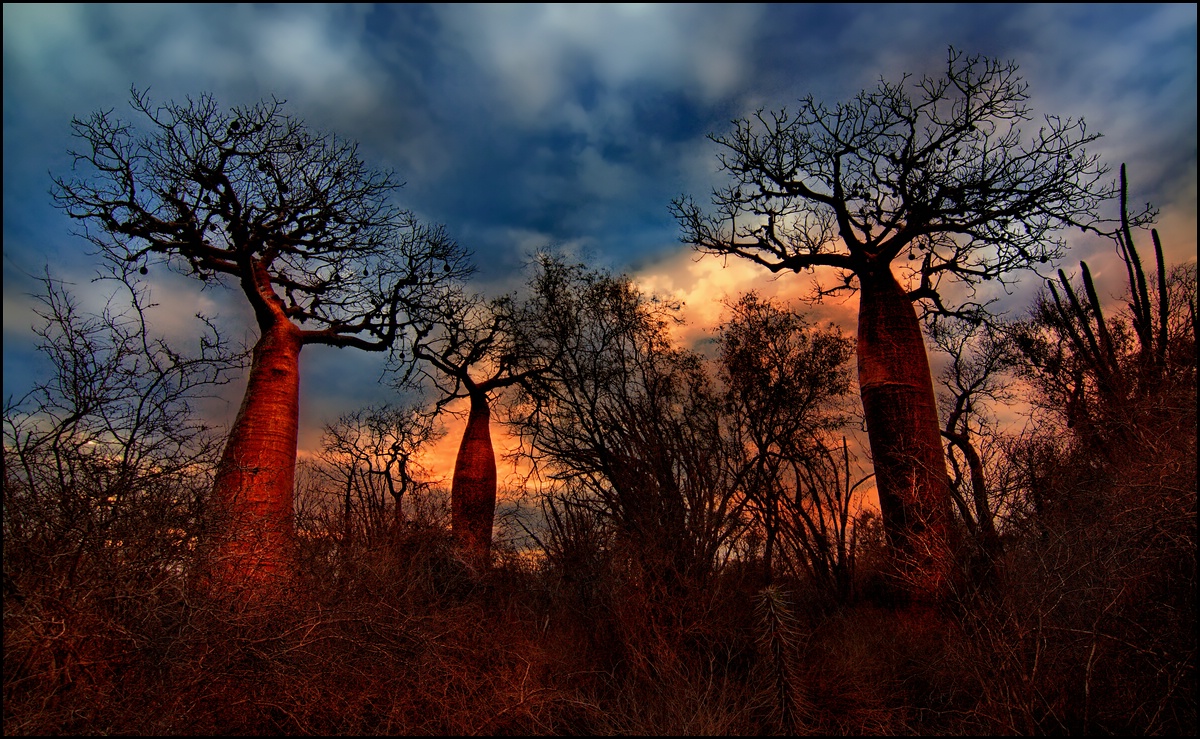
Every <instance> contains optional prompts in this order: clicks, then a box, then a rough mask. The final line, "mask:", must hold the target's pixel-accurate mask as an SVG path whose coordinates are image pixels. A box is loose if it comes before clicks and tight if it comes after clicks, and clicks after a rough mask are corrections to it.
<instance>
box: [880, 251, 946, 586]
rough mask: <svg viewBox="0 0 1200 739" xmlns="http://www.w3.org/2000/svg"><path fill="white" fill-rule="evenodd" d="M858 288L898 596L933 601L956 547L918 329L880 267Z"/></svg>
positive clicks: (934, 406)
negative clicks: (899, 589)
mask: <svg viewBox="0 0 1200 739" xmlns="http://www.w3.org/2000/svg"><path fill="white" fill-rule="evenodd" d="M859 281H860V285H861V291H860V294H859V300H860V304H859V313H858V350H857V351H858V379H859V386H860V388H861V393H862V403H863V412H864V414H865V420H866V425H867V436H868V438H869V440H870V444H871V455H872V457H873V458H874V465H875V483H876V487H877V489H878V491H879V506H880V509H881V511H882V514H883V523H884V528H885V530H886V531H887V534H888V540H889V542H890V544H891V546H892V549H893V551H894V552H895V554H896V562H897V565H898V568H899V575H900V576H901V578H902V579H903V582H904V585H903V587H904V588H905V590H907V591H908V593H909V594H910V595H911V596H913V597H914V598H915V599H917V600H928V601H936V600H940V599H942V598H943V597H944V596H945V595H946V594H947V592H948V591H949V589H950V588H951V587H952V584H953V582H954V580H955V573H956V571H957V567H956V561H955V560H956V556H957V550H958V546H957V536H956V532H955V530H954V528H953V523H952V520H951V511H950V491H949V477H948V475H947V471H946V460H945V456H944V452H943V450H942V442H941V433H940V427H939V424H938V417H937V402H936V400H935V398H934V394H933V378H932V376H931V374H930V371H929V359H928V356H927V354H926V350H925V344H924V341H923V340H922V337H921V325H920V323H919V322H918V320H917V315H916V311H915V310H914V309H913V305H912V302H911V301H910V300H909V298H908V296H907V295H906V294H905V292H904V290H903V289H901V287H900V285H899V283H897V282H896V279H895V277H893V276H892V273H891V270H890V269H889V268H888V267H887V265H882V266H880V267H878V268H876V271H875V272H873V273H871V272H868V271H867V270H862V271H861V272H860V273H859Z"/></svg>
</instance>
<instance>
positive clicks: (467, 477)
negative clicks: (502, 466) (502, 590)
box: [450, 389, 496, 568]
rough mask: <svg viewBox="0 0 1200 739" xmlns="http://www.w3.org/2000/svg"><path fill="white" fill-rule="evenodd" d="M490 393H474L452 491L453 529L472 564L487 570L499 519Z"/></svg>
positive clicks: (472, 392)
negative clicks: (493, 525) (495, 520)
mask: <svg viewBox="0 0 1200 739" xmlns="http://www.w3.org/2000/svg"><path fill="white" fill-rule="evenodd" d="M490 426H491V411H490V409H489V408H488V399H487V393H486V392H484V391H480V390H477V389H473V390H472V391H471V415H470V417H469V418H468V419H467V430H466V431H465V432H464V433H463V438H462V444H461V445H460V446H459V448H458V459H457V460H456V461H455V463H454V481H453V482H452V483H451V487H450V514H451V526H452V527H453V529H454V538H455V541H456V542H457V544H458V546H459V547H460V548H461V549H462V551H463V552H464V553H465V554H466V556H467V557H468V560H469V561H470V562H471V563H472V564H474V565H476V566H479V567H484V568H486V567H487V566H488V564H489V563H490V561H491V547H492V522H493V519H494V518H495V516H496V453H495V451H493V449H492V434H491V428H490Z"/></svg>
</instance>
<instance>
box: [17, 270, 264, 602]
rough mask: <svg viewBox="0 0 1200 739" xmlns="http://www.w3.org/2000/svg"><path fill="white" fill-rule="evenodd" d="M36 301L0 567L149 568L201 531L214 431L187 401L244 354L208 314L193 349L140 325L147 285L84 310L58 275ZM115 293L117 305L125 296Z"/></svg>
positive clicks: (60, 579)
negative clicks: (32, 362) (29, 384)
mask: <svg viewBox="0 0 1200 739" xmlns="http://www.w3.org/2000/svg"><path fill="white" fill-rule="evenodd" d="M42 282H43V285H44V288H45V292H44V293H43V294H41V295H39V296H37V297H38V300H39V301H40V305H39V306H38V307H37V308H35V309H34V312H35V313H36V314H37V316H38V317H39V318H40V319H41V324H40V325H38V326H36V327H35V328H34V331H35V333H36V334H37V336H38V337H39V344H38V349H39V350H40V351H41V352H42V353H43V354H44V355H45V356H46V358H47V359H48V360H49V361H50V371H49V373H48V374H47V376H46V377H45V378H44V379H40V380H39V381H38V382H37V383H36V384H35V386H34V387H33V389H32V390H31V391H30V392H29V393H28V394H26V395H25V396H24V397H22V398H20V399H18V400H16V401H14V400H13V399H11V398H10V399H8V400H7V401H6V403H5V408H4V429H3V437H4V568H5V569H4V572H5V578H6V581H7V579H8V578H10V577H11V578H13V581H14V582H16V583H17V584H18V585H19V586H20V587H21V588H29V587H31V586H34V585H37V584H40V585H42V586H44V587H47V588H48V589H49V591H50V592H53V590H54V588H56V587H66V588H71V587H74V586H75V584H76V582H77V579H80V578H81V579H87V578H88V577H91V576H93V575H94V574H95V573H96V572H97V570H98V571H99V572H100V573H102V579H103V578H104V577H110V578H117V579H123V578H130V579H138V578H140V579H142V581H144V582H149V581H153V580H154V579H155V578H157V577H158V576H162V575H163V574H164V573H167V572H169V571H170V570H171V568H176V567H179V566H181V565H182V564H183V563H184V562H185V561H186V559H187V553H188V545H189V543H192V542H194V541H195V539H196V537H198V536H199V535H200V533H201V530H202V527H203V524H204V520H205V505H204V501H205V499H206V488H207V485H208V484H209V483H210V481H211V473H212V469H213V466H214V464H215V462H216V459H217V455H218V453H219V452H220V441H221V439H220V438H219V436H216V435H214V433H213V430H212V429H211V428H210V427H208V426H206V425H204V424H203V423H202V422H201V421H200V419H199V418H198V417H197V412H196V408H195V404H196V403H197V402H198V401H200V400H201V399H203V398H206V397H209V396H211V395H213V394H215V393H216V391H217V389H218V388H219V386H221V385H224V384H226V383H228V382H229V381H230V379H231V377H232V376H233V375H234V374H235V373H236V371H237V370H238V369H240V368H241V366H242V359H243V356H242V355H240V354H239V353H238V352H235V351H232V350H231V349H230V347H229V346H228V344H227V343H226V342H225V341H224V340H223V338H222V337H221V336H220V335H219V334H218V333H217V332H216V330H215V329H213V327H212V326H211V324H210V325H207V327H206V328H205V329H204V332H203V333H202V335H201V336H200V339H199V341H198V342H197V345H196V349H195V350H194V351H191V352H184V351H180V350H179V349H178V347H173V346H171V345H170V344H169V343H168V342H167V341H165V340H164V339H163V338H161V337H155V336H153V335H152V334H149V333H148V332H147V328H146V312H147V310H148V309H149V308H151V307H152V304H150V303H149V297H148V294H147V291H146V289H145V286H144V285H141V284H138V283H137V282H136V280H135V279H130V280H128V281H127V282H126V283H125V285H126V286H127V287H128V288H129V291H128V296H127V299H128V302H127V303H126V296H123V295H122V294H120V293H119V292H118V293H116V294H114V295H113V296H111V297H110V299H109V301H108V303H107V304H106V305H105V307H104V309H103V310H102V312H100V313H99V314H92V313H88V312H86V311H85V310H83V309H82V308H81V307H80V305H79V303H78V302H77V301H76V299H75V298H74V297H73V296H72V295H71V294H70V293H69V292H68V291H67V289H66V288H65V287H64V286H63V285H62V284H61V283H60V282H58V281H56V280H54V279H52V278H51V277H49V276H47V277H46V278H44V279H43V280H42ZM123 304H125V305H123Z"/></svg>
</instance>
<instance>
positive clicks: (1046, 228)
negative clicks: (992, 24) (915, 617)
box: [672, 49, 1111, 598]
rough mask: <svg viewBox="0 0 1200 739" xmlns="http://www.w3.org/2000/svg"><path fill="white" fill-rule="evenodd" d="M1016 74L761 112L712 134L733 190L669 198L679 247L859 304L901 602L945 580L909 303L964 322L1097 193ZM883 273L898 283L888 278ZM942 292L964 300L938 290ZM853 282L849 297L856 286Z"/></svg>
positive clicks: (861, 371) (872, 431)
mask: <svg viewBox="0 0 1200 739" xmlns="http://www.w3.org/2000/svg"><path fill="white" fill-rule="evenodd" d="M1026 88H1027V85H1026V83H1025V82H1024V81H1023V80H1022V79H1021V78H1020V77H1019V76H1018V74H1017V67H1016V65H1015V64H1014V63H1011V62H1009V63H1003V62H998V61H993V60H989V59H984V58H980V57H969V56H965V55H963V54H962V53H961V52H958V51H955V50H954V49H951V50H950V52H949V55H948V60H947V64H946V72H945V74H944V75H942V76H940V77H936V78H929V77H923V78H922V79H920V80H919V81H914V80H912V79H911V78H910V77H909V76H907V75H905V76H904V77H902V78H901V79H900V80H899V81H898V82H888V81H886V80H881V82H880V83H879V86H878V87H877V88H876V89H874V90H867V91H863V92H861V93H859V95H858V96H857V97H855V98H854V99H853V100H851V101H849V102H847V103H841V104H838V105H837V106H836V107H834V108H832V109H830V108H827V107H826V106H825V105H823V104H821V103H818V102H816V101H815V100H814V99H813V98H812V97H811V96H810V97H806V98H804V99H802V100H801V101H800V102H799V106H798V108H797V110H796V112H795V113H788V112H787V111H780V112H778V113H772V114H766V113H763V112H762V111H760V112H759V113H757V114H756V115H755V116H753V117H752V118H749V119H745V120H741V121H738V122H736V123H735V127H734V130H733V132H732V133H730V134H728V135H725V136H714V137H712V138H713V140H714V141H715V142H716V143H718V144H720V145H721V146H723V147H724V148H725V150H726V151H725V152H724V153H723V154H722V155H721V157H720V161H721V165H722V167H723V169H725V170H726V171H727V172H729V174H730V176H731V178H732V179H733V180H734V182H733V183H732V184H730V185H729V186H727V187H722V188H719V189H716V190H715V191H714V192H713V196H712V202H713V206H714V212H713V214H711V215H710V214H707V213H705V211H704V210H703V209H702V208H701V207H700V206H699V205H697V204H696V203H695V202H694V201H693V200H692V199H691V198H689V197H682V198H679V199H677V200H676V201H674V203H673V205H672V210H673V212H674V214H675V216H676V217H677V219H678V220H679V222H680V225H681V227H682V240H683V241H685V242H687V243H691V244H693V245H694V246H695V248H696V249H698V250H700V251H701V252H704V253H709V254H718V255H735V256H738V257H742V258H745V259H748V260H750V261H752V262H754V263H756V264H759V265H762V266H763V267H766V268H767V269H769V270H770V271H772V272H779V271H781V270H791V271H794V272H800V271H802V270H813V269H815V268H818V267H830V268H833V269H835V270H837V271H838V272H839V273H840V275H841V277H842V283H841V284H839V285H837V286H836V287H834V288H832V289H820V290H819V291H818V295H821V294H829V293H833V292H838V291H841V290H849V289H855V288H856V289H857V290H858V292H859V323H858V345H857V354H858V375H859V386H860V389H861V394H862V401H863V409H864V412H865V417H866V425H867V432H868V435H869V437H870V445H871V451H872V455H873V458H874V464H875V473H876V483H877V486H878V489H879V495H880V505H881V507H882V510H883V516H884V520H885V525H886V528H887V532H888V537H889V540H890V542H891V544H892V546H893V548H894V551H895V552H896V553H897V561H898V564H899V565H900V566H901V568H902V572H905V573H906V577H907V579H908V582H909V584H908V589H909V591H910V592H911V593H912V594H913V595H915V596H917V597H934V598H936V597H940V596H941V595H942V594H944V593H946V592H947V588H948V587H950V586H951V583H952V581H953V579H954V573H955V570H956V564H955V559H956V554H955V550H956V549H957V543H956V539H957V535H956V534H955V532H954V530H953V526H952V524H951V515H950V514H951V511H950V497H949V493H948V490H947V474H946V463H945V458H944V454H943V450H942V444H941V438H940V434H939V423H938V418H937V405H936V402H935V399H934V393H933V385H932V379H931V376H930V370H929V364H928V359H927V356H926V351H925V346H924V344H923V341H922V335H921V327H920V323H919V321H918V316H917V313H916V311H915V310H914V306H913V304H914V301H923V303H922V304H923V305H924V306H925V307H926V309H927V310H933V311H939V312H945V313H960V314H965V313H972V312H977V311H979V310H981V309H982V306H980V305H978V304H977V303H973V302H970V301H972V300H973V298H972V297H971V296H973V295H974V292H973V291H974V288H975V287H976V286H977V285H978V284H979V283H980V282H982V281H989V280H995V281H998V282H1000V283H1003V282H1005V280H1006V279H1008V276H1009V275H1010V273H1012V272H1013V271H1015V270H1020V269H1024V268H1029V267H1036V266H1037V265H1039V264H1043V263H1047V262H1049V261H1051V260H1053V259H1056V258H1057V257H1059V256H1060V255H1061V254H1062V248H1063V247H1062V242H1061V241H1060V240H1056V239H1054V238H1053V237H1052V234H1053V232H1054V230H1055V229H1057V228H1060V227H1063V226H1066V225H1069V224H1084V225H1086V224H1089V223H1091V222H1092V221H1093V219H1094V212H1095V210H1096V207H1097V205H1098V204H1099V203H1100V202H1101V201H1102V200H1104V199H1105V198H1107V197H1108V196H1109V195H1110V193H1111V188H1109V187H1107V186H1105V185H1104V184H1103V183H1102V182H1101V178H1102V177H1103V175H1104V173H1105V169H1104V167H1102V166H1101V165H1100V164H1099V163H1098V159H1097V157H1096V156H1094V155H1089V154H1088V153H1087V152H1086V151H1085V147H1086V146H1087V145H1088V144H1090V143H1091V142H1093V141H1095V140H1096V138H1097V135H1096V134H1092V133H1089V132H1088V131H1087V130H1086V128H1085V126H1084V124H1083V122H1082V121H1081V120H1074V119H1070V118H1068V119H1062V118H1057V117H1047V118H1046V119H1045V122H1044V123H1043V124H1042V125H1041V126H1040V127H1039V128H1038V130H1037V132H1036V133H1035V134H1033V135H1032V136H1031V137H1025V136H1024V135H1023V133H1022V128H1021V127H1022V124H1024V123H1025V122H1026V121H1028V120H1029V119H1030V114H1029V109H1028V107H1027V105H1026V100H1027V98H1028V95H1027V92H1026ZM893 263H897V264H898V265H899V266H900V269H901V270H902V273H901V275H900V277H901V278H904V277H905V276H907V277H909V278H910V279H909V280H908V281H909V282H911V283H914V284H911V285H910V286H909V287H906V286H904V285H903V284H902V283H901V281H899V280H898V279H897V275H896V274H895V273H894V272H893V268H892V265H893ZM952 282H957V283H959V284H960V285H961V286H963V287H965V288H967V291H966V294H967V299H966V301H964V302H961V303H960V304H959V305H953V298H954V297H955V295H956V294H951V293H949V292H947V291H946V290H945V289H944V288H945V287H948V286H949V284H950V283H952ZM855 283H857V285H855Z"/></svg>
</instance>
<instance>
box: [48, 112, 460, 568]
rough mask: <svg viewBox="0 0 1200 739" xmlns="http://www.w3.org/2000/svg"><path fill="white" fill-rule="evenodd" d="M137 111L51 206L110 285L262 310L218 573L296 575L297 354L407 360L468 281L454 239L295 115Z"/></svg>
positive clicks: (104, 115)
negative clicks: (93, 250) (403, 347)
mask: <svg viewBox="0 0 1200 739" xmlns="http://www.w3.org/2000/svg"><path fill="white" fill-rule="evenodd" d="M131 106H132V108H133V110H134V112H135V114H136V117H137V118H138V119H139V120H140V122H141V124H142V126H143V127H142V128H141V129H138V128H135V127H134V125H133V124H131V123H127V122H125V121H123V120H121V119H120V118H118V117H117V116H116V115H114V113H113V111H112V110H111V109H110V110H107V111H99V112H96V113H93V114H92V115H91V116H89V117H87V118H84V119H75V120H74V121H73V123H72V125H73V128H74V134H75V136H76V137H77V138H78V139H79V140H81V141H82V142H83V146H82V148H81V149H79V150H77V151H74V152H72V154H73V156H74V159H75V166H74V169H73V172H72V174H71V175H70V176H69V177H62V176H60V177H56V178H55V179H54V189H53V197H54V202H55V203H56V205H57V206H58V207H60V208H61V209H62V210H64V211H65V212H66V213H67V215H69V216H70V217H71V218H73V219H76V220H78V221H80V222H81V223H82V224H83V225H82V234H83V235H84V236H85V237H86V238H88V239H89V240H90V241H91V242H92V243H93V244H95V245H96V247H97V248H98V253H99V254H100V255H101V256H102V257H103V258H104V259H106V260H107V261H108V263H109V264H110V266H111V267H112V268H113V269H127V268H129V267H130V266H134V265H140V266H139V267H138V269H139V271H140V272H141V273H142V274H146V273H147V272H148V271H149V270H150V269H152V268H155V267H157V266H163V267H165V268H166V269H169V270H171V271H174V272H177V273H181V274H184V275H189V276H191V277H194V278H195V279H196V280H197V281H198V282H199V286H200V287H209V286H214V285H215V286H221V287H227V288H230V289H233V290H238V291H240V292H241V294H242V297H243V298H244V299H245V300H246V301H248V302H249V304H250V306H251V308H252V309H253V312H254V317H255V320H256V322H257V325H258V329H259V337H258V340H257V343H256V344H255V346H254V348H253V353H252V359H251V368H250V377H249V384H248V385H247V388H246V394H245V398H244V400H243V402H242V405H241V409H240V410H239V412H238V415H237V418H236V420H235V421H234V424H233V427H232V429H231V431H230V433H229V438H228V440H227V442H226V445H225V450H224V453H223V455H222V458H221V461H220V463H219V465H218V468H217V472H216V477H215V481H214V485H213V493H214V501H215V503H216V505H217V507H218V513H219V515H220V517H221V518H222V520H223V523H222V529H223V533H222V534H220V535H219V537H218V540H217V541H216V542H214V544H215V555H216V556H217V558H218V562H219V563H220V564H219V565H218V566H217V567H215V568H214V572H215V573H216V576H217V577H218V578H224V579H226V580H228V581H229V582H238V581H243V580H246V579H250V580H256V579H259V578H264V577H268V576H274V575H286V574H287V571H288V569H289V566H288V565H289V558H290V551H291V549H292V539H293V533H294V526H295V524H294V513H293V500H292V499H293V479H294V476H295V465H296V444H297V427H298V420H299V389H300V375H299V357H300V350H301V349H302V348H303V347H305V346H307V345H310V344H322V345H326V346H334V347H343V348H357V349H363V350H366V351H377V352H378V351H387V350H389V349H393V348H394V347H395V346H396V345H397V341H398V340H400V339H401V338H402V337H403V335H404V333H405V329H406V327H407V325H408V324H409V323H410V322H411V321H412V320H413V319H414V318H415V317H421V316H424V315H425V314H426V313H428V312H430V311H432V310H433V308H434V307H435V306H436V304H437V303H438V302H439V301H440V300H442V299H443V297H442V296H443V293H444V286H445V285H446V284H447V283H448V282H450V281H452V280H454V279H457V278H460V277H462V276H465V275H466V274H468V273H469V271H470V266H469V264H468V262H467V257H466V255H465V253H464V252H463V251H462V250H461V249H460V248H459V247H458V246H457V245H456V244H455V243H454V242H453V241H452V240H451V239H450V238H448V237H447V235H446V233H445V232H444V230H443V229H442V228H441V227H434V226H429V225H426V224H423V223H421V222H419V221H418V220H417V219H416V218H415V217H414V216H413V215H412V214H411V213H410V212H408V211H406V210H403V209H401V208H399V207H397V206H396V205H394V204H393V202H392V199H391V196H392V194H393V193H394V192H395V191H396V190H397V189H398V188H399V187H400V184H399V183H397V181H396V179H395V177H394V175H393V174H392V173H391V172H388V171H381V170H376V169H372V168H370V167H368V166H367V165H366V164H365V163H364V162H363V161H362V160H361V159H360V158H359V156H358V151H357V145H356V144H354V143H351V142H347V141H344V140H341V139H338V138H336V137H334V136H332V135H330V134H326V133H317V132H313V131H311V130H309V129H308V128H306V127H305V125H304V124H303V123H302V122H301V121H299V120H297V119H296V118H294V117H292V116H291V115H288V114H286V113H285V112H284V103H283V102H281V101H278V100H274V99H272V100H270V101H262V102H259V103H257V104H255V105H252V106H249V107H234V108H232V109H230V110H228V111H225V110H223V109H221V108H220V107H218V105H217V103H216V101H215V100H214V99H213V98H212V97H211V96H210V95H207V94H206V95H203V96H201V97H200V98H199V99H196V100H193V99H190V98H188V99H187V100H186V102H184V103H174V102H172V103H168V104H165V105H156V104H154V103H152V102H151V100H150V98H149V97H148V95H147V94H146V93H144V92H138V91H137V90H136V89H135V90H133V93H132V100H131Z"/></svg>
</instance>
